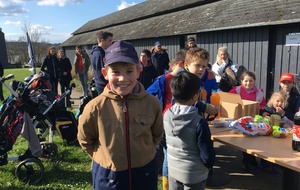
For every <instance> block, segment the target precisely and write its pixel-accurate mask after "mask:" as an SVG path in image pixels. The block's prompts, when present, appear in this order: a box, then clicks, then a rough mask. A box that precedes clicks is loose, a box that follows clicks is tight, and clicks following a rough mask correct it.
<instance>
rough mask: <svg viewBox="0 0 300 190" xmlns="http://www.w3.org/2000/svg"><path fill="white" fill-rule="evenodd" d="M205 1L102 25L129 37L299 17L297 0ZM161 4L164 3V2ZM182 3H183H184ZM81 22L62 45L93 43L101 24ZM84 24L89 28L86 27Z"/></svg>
mask: <svg viewBox="0 0 300 190" xmlns="http://www.w3.org/2000/svg"><path fill="white" fill-rule="evenodd" d="M159 2H165V1H158V0H150V1H147V3H148V4H147V6H149V7H156V6H158V3H159ZM167 2H169V3H170V7H171V6H173V7H176V5H178V4H176V5H175V4H172V2H173V1H171V0H169V1H167ZM182 2H183V1H182ZM195 2H196V1H193V3H195ZM198 2H200V1H198ZM201 2H204V1H201ZM206 2H207V1H206ZM209 2H211V3H208V4H202V5H199V6H195V7H192V8H187V9H183V10H180V9H178V7H177V9H178V10H177V11H175V12H170V13H167V14H163V15H158V16H153V17H150V18H146V19H143V20H137V21H131V22H129V23H127V22H125V23H123V24H116V25H111V26H108V27H105V28H102V29H103V30H107V31H110V32H112V33H113V34H114V39H118V40H121V39H124V40H133V39H142V38H152V37H163V36H174V35H181V34H193V33H198V32H201V31H209V30H218V29H222V28H238V27H240V26H243V27H247V26H249V27H250V26H258V25H274V24H280V23H286V22H299V19H300V1H298V0H288V1H283V0H264V1H256V0H247V1H245V0H222V1H209ZM145 3H146V2H144V3H142V4H138V5H136V6H134V7H131V8H130V9H128V10H130V11H128V10H127V11H126V12H125V10H126V9H124V10H123V11H122V14H121V15H123V16H124V18H125V16H128V15H133V14H136V12H137V11H139V8H140V6H141V5H143V4H144V5H145ZM150 3H152V4H150ZM174 3H175V1H174ZM150 5H152V6H150ZM154 5H155V6H154ZM164 5H165V6H166V5H167V4H164ZM184 5H185V6H186V5H187V4H184ZM155 10H156V9H155ZM155 10H153V12H158V11H155ZM161 10H163V9H161ZM126 13H127V14H128V15H127V14H126ZM149 14H150V13H148V15H149ZM114 15H117V16H119V15H120V12H116V13H112V14H110V15H107V16H105V17H101V18H99V19H95V20H97V23H101V22H102V19H104V20H103V21H104V23H105V22H108V21H106V19H107V18H108V17H110V18H113V16H114ZM95 20H94V21H95ZM125 20H126V19H125ZM104 25H105V24H103V26H104ZM84 26H85V25H84ZM84 26H83V27H81V29H82V30H81V32H82V33H79V32H78V30H77V32H76V33H75V32H74V36H72V37H70V38H69V39H67V40H66V41H65V42H64V43H63V44H62V46H75V45H79V44H81V45H83V44H94V43H96V42H97V41H96V32H97V31H98V29H99V27H98V26H101V24H100V25H96V24H95V26H97V27H95V26H94V29H93V30H90V29H91V28H89V27H86V30H83V28H84ZM87 28H89V30H88V29H87ZM97 28H98V29H97ZM96 29H97V30H96ZM84 31H85V32H84Z"/></svg>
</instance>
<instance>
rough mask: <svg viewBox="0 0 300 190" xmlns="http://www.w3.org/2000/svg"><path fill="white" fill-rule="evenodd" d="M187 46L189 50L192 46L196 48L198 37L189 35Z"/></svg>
mask: <svg viewBox="0 0 300 190" xmlns="http://www.w3.org/2000/svg"><path fill="white" fill-rule="evenodd" d="M186 45H187V47H186V48H185V49H186V50H189V49H190V48H196V47H197V44H196V39H195V38H194V37H189V38H188V39H187V41H186Z"/></svg>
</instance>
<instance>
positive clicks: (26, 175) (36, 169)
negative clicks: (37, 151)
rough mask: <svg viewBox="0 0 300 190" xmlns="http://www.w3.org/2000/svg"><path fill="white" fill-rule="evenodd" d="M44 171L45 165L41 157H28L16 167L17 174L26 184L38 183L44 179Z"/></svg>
mask: <svg viewBox="0 0 300 190" xmlns="http://www.w3.org/2000/svg"><path fill="white" fill-rule="evenodd" d="M44 171H45V168H44V165H43V164H42V162H41V161H40V160H39V159H37V158H27V159H25V160H23V161H22V162H20V163H19V165H18V166H17V168H16V169H15V176H16V177H17V178H18V180H19V181H21V182H22V183H24V184H26V183H28V184H37V183H39V182H40V181H41V180H42V178H43V175H44Z"/></svg>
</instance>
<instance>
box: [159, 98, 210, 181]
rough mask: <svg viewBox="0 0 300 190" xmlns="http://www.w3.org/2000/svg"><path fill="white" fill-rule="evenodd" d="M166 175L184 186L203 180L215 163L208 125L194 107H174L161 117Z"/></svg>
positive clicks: (175, 105)
mask: <svg viewBox="0 0 300 190" xmlns="http://www.w3.org/2000/svg"><path fill="white" fill-rule="evenodd" d="M164 129H165V134H166V139H167V147H168V151H167V156H168V167H169V175H170V176H171V177H172V178H174V179H176V180H178V181H180V182H181V183H185V184H195V183H199V182H201V181H203V180H205V179H206V178H207V176H208V172H209V169H210V168H211V167H212V166H213V164H214V160H215V150H214V148H213V142H212V140H211V134H210V130H209V128H208V124H207V122H206V121H205V120H204V119H203V118H202V117H201V116H200V115H198V109H197V108H196V107H194V106H182V105H178V104H177V103H176V104H174V105H173V106H172V107H171V108H170V109H169V110H168V111H167V112H166V113H165V115H164Z"/></svg>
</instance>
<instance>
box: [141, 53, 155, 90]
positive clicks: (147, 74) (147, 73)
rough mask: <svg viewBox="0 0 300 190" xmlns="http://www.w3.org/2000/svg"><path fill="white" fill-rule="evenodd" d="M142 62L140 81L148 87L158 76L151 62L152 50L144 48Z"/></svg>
mask: <svg viewBox="0 0 300 190" xmlns="http://www.w3.org/2000/svg"><path fill="white" fill-rule="evenodd" d="M140 64H141V73H140V77H139V79H138V80H139V81H140V82H141V83H142V84H143V85H144V87H145V89H147V88H148V87H149V86H151V84H152V83H153V82H154V79H155V78H156V77H157V72H156V69H155V67H154V65H153V64H152V63H151V52H150V51H149V50H147V49H144V50H143V51H142V52H141V55H140Z"/></svg>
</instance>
